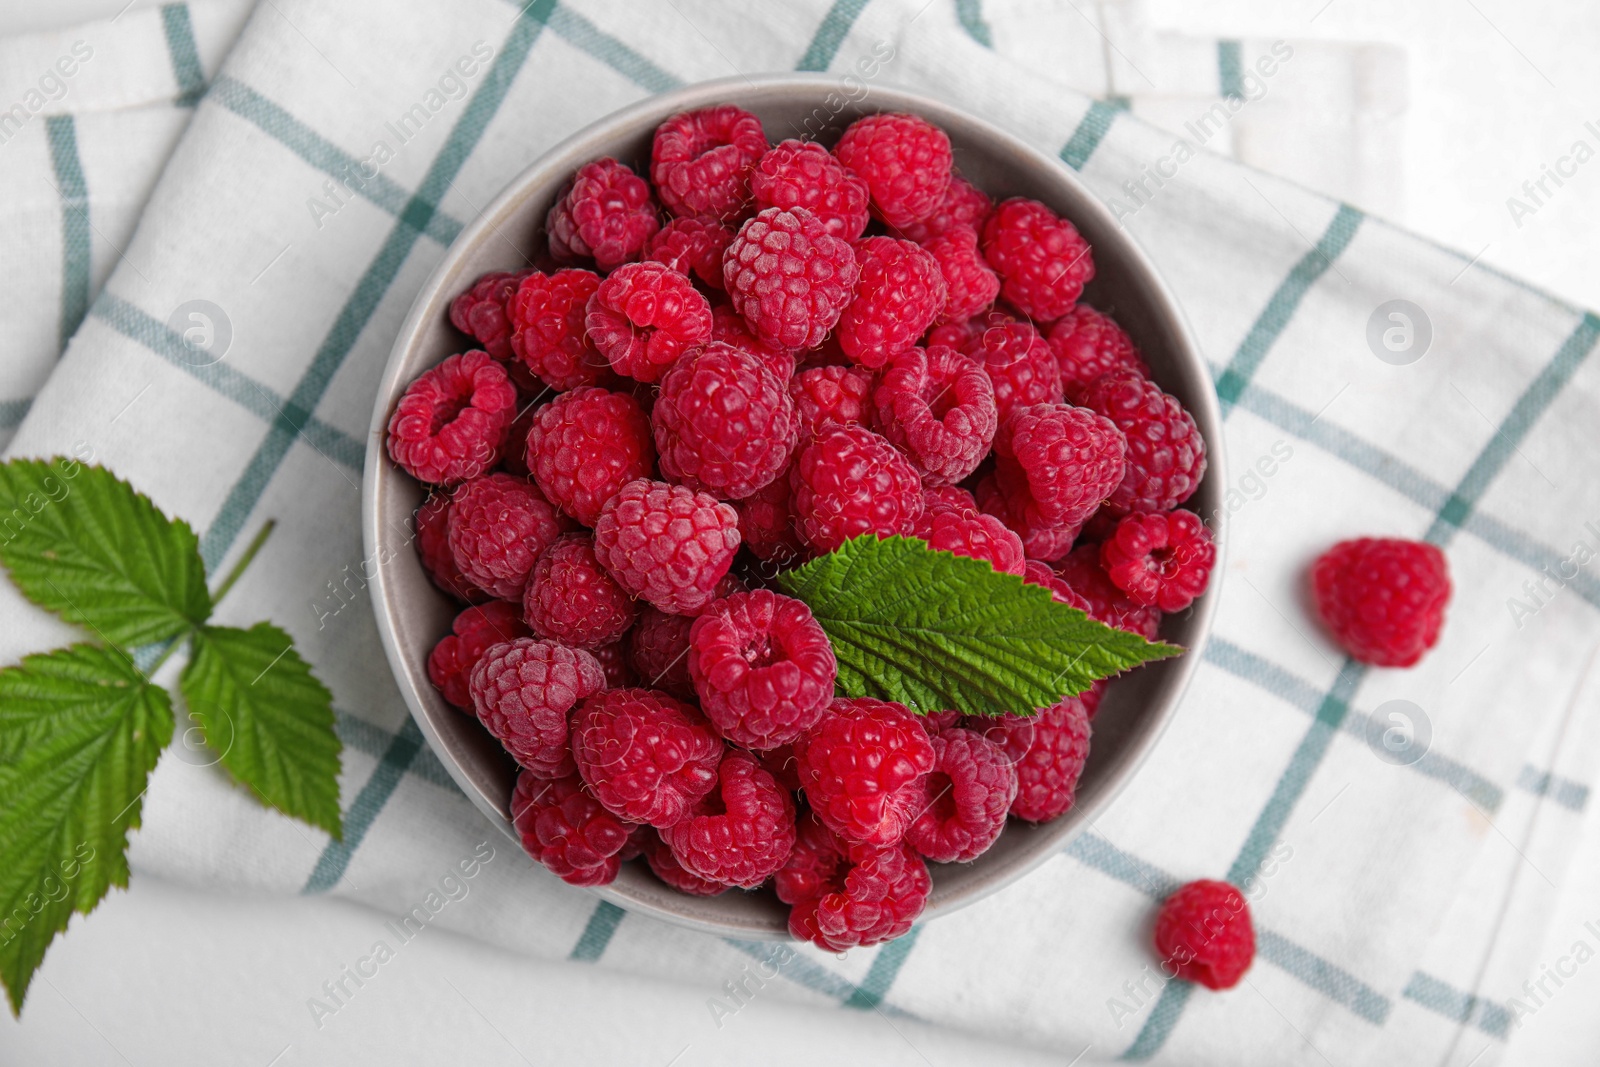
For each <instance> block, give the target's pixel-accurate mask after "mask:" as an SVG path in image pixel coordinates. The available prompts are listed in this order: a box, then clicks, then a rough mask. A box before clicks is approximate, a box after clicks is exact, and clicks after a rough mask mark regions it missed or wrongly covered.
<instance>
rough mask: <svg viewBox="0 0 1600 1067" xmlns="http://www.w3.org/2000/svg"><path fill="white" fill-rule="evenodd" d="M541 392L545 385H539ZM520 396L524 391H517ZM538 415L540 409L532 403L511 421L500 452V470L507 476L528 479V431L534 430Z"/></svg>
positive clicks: (527, 404)
mask: <svg viewBox="0 0 1600 1067" xmlns="http://www.w3.org/2000/svg"><path fill="white" fill-rule="evenodd" d="M539 388H540V390H541V392H542V391H543V390H544V383H543V382H540V383H539ZM517 392H518V393H519V394H520V393H521V392H522V390H520V389H519V390H517ZM536 414H538V409H537V408H535V407H534V406H533V404H531V403H524V404H523V405H522V409H521V410H520V411H518V412H517V417H516V418H514V419H512V420H511V426H510V428H509V429H507V430H506V443H505V446H504V447H503V448H501V450H500V469H501V470H502V471H504V472H505V473H507V474H515V475H516V476H517V477H518V478H526V477H528V431H529V430H531V429H533V417H534V416H535V415H536Z"/></svg>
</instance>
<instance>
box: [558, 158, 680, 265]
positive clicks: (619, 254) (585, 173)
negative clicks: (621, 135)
mask: <svg viewBox="0 0 1600 1067" xmlns="http://www.w3.org/2000/svg"><path fill="white" fill-rule="evenodd" d="M659 226H660V223H659V222H658V221H657V220H656V205H655V203H654V201H652V200H651V199H650V186H649V185H647V184H646V183H645V180H644V179H643V178H641V177H639V176H638V175H637V174H635V173H634V172H633V171H632V169H630V168H629V167H628V165H627V164H625V163H618V162H617V161H616V160H614V159H612V158H610V157H609V156H607V157H606V158H604V159H597V160H595V161H594V162H593V163H585V164H584V165H583V166H581V167H579V168H578V173H576V174H574V175H573V176H572V184H571V185H570V186H568V188H567V190H566V192H565V193H564V194H563V195H562V196H560V197H558V198H557V199H556V202H555V204H554V206H552V207H551V208H550V214H549V215H548V216H547V217H546V219H545V229H547V230H548V231H550V254H551V255H552V256H554V257H555V258H556V259H558V260H562V261H567V260H572V259H575V258H578V257H580V256H590V257H593V259H594V262H595V265H596V266H598V267H599V268H600V270H601V272H602V273H603V272H606V271H610V270H612V269H613V268H615V267H619V266H621V265H622V264H624V263H627V262H629V261H631V260H635V259H638V258H639V253H641V252H643V251H644V246H645V244H646V243H647V242H648V241H649V240H650V238H651V237H652V236H653V235H654V234H655V232H656V229H657V227H659Z"/></svg>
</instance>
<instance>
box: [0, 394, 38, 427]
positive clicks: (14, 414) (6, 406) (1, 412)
mask: <svg viewBox="0 0 1600 1067" xmlns="http://www.w3.org/2000/svg"><path fill="white" fill-rule="evenodd" d="M31 407H33V397H31V396H25V397H23V398H22V399H21V400H0V430H14V429H16V428H17V426H18V425H19V424H20V423H21V422H22V420H23V419H24V418H26V417H27V415H28V409H29V408H31Z"/></svg>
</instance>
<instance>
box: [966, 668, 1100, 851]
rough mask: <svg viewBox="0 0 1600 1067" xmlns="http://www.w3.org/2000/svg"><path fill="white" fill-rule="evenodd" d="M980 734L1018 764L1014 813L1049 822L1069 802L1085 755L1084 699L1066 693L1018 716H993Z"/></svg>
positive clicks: (1075, 791)
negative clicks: (993, 720)
mask: <svg viewBox="0 0 1600 1067" xmlns="http://www.w3.org/2000/svg"><path fill="white" fill-rule="evenodd" d="M1008 718H1009V717H1008ZM984 735H985V736H986V737H988V738H989V740H990V741H993V742H995V743H996V744H998V745H999V746H1000V747H1001V748H1002V749H1003V750H1004V751H1005V754H1006V757H1007V758H1008V759H1010V760H1011V762H1012V764H1013V765H1014V766H1015V767H1016V771H1017V796H1016V799H1015V800H1013V801H1012V802H1011V814H1012V815H1015V816H1016V817H1017V818H1019V819H1022V820H1024V821H1025V822H1048V821H1050V820H1051V819H1054V818H1055V817H1056V816H1058V815H1060V814H1062V813H1063V812H1065V811H1066V810H1067V809H1069V808H1071V807H1072V804H1073V801H1074V800H1076V799H1077V795H1078V778H1079V777H1080V776H1081V775H1082V774H1083V765H1084V763H1085V761H1087V760H1088V758H1089V712H1088V710H1087V709H1085V708H1084V706H1083V701H1082V700H1080V699H1079V698H1077V697H1066V698H1064V699H1063V700H1062V701H1061V702H1060V703H1057V704H1052V705H1051V706H1050V707H1048V708H1042V709H1040V710H1039V712H1038V713H1037V714H1035V715H1032V716H1030V717H1028V718H1026V719H1023V720H1021V721H1010V722H1007V721H999V722H996V723H995V724H994V725H993V726H990V727H989V728H988V729H987V730H985V731H984Z"/></svg>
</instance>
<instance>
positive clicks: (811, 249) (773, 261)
mask: <svg viewBox="0 0 1600 1067" xmlns="http://www.w3.org/2000/svg"><path fill="white" fill-rule="evenodd" d="M860 273H861V272H860V269H859V268H858V267H857V266H856V254H855V250H854V249H853V248H852V247H851V246H850V242H848V241H846V240H844V239H843V238H840V237H835V236H833V235H832V234H830V233H829V232H828V230H827V228H826V227H825V226H823V224H822V222H821V221H820V220H819V219H818V218H817V217H816V216H815V215H813V214H811V212H809V211H807V210H806V209H805V208H794V209H792V210H784V209H783V208H775V207H769V208H767V209H766V210H764V211H762V212H760V213H758V214H757V215H756V216H755V217H754V218H751V219H749V220H748V221H746V222H745V224H744V225H743V226H741V227H740V228H739V234H738V236H736V237H735V238H734V239H733V244H731V245H729V246H728V251H727V254H726V255H725V256H724V257H723V259H722V280H723V283H724V284H725V285H726V286H727V289H728V296H729V297H731V298H732V300H733V306H734V308H735V309H736V310H737V311H738V312H739V314H741V315H743V316H744V320H745V323H746V324H748V325H749V327H750V332H751V333H753V334H755V336H756V340H758V341H760V342H761V343H763V344H766V345H771V346H772V347H774V348H786V349H801V348H815V347H816V346H817V345H819V344H821V343H822V339H823V338H824V337H826V336H827V335H828V331H830V330H832V329H833V327H834V324H835V323H837V322H838V321H839V315H840V314H841V313H842V312H843V311H844V309H845V306H846V305H848V304H849V303H850V299H851V297H852V296H853V295H854V293H855V288H856V280H857V278H858V277H859V276H860Z"/></svg>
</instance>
